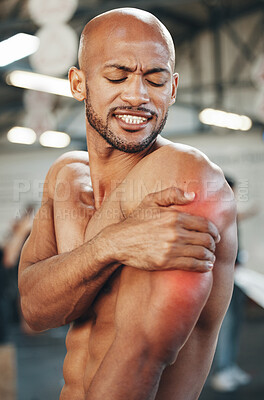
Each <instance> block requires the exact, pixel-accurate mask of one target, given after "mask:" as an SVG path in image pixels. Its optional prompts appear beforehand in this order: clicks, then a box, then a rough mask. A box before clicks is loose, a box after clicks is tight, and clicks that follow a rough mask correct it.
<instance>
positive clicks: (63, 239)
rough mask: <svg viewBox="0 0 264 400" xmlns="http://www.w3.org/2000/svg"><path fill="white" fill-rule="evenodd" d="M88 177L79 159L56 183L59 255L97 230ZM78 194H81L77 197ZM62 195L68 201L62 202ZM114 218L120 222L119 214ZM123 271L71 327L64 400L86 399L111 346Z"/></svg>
mask: <svg viewBox="0 0 264 400" xmlns="http://www.w3.org/2000/svg"><path fill="white" fill-rule="evenodd" d="M67 174H73V175H74V176H75V179H74V180H73V179H68V180H67V182H70V186H68V187H67V188H64V192H63V193H59V190H62V189H63V184H62V183H63V180H64V179H66V176H65V175H67ZM89 174H90V171H89V165H88V164H87V163H85V162H83V161H82V160H80V163H78V162H74V163H73V164H67V165H66V171H65V174H62V177H61V181H60V178H59V179H58V180H57V184H56V188H55V193H56V191H57V194H58V196H57V197H58V198H57V201H56V196H55V198H54V219H55V230H56V239H57V246H58V253H63V252H65V251H70V250H73V249H74V248H77V247H79V246H80V245H82V244H83V243H84V242H86V241H87V240H89V239H91V238H92V237H93V236H94V232H95V231H96V224H97V220H96V214H95V215H94V218H93V212H95V210H94V211H93V212H91V209H93V208H94V199H93V191H92V186H91V182H90V179H89ZM76 193H79V195H78V196H76ZM60 196H61V198H63V199H64V200H65V201H61V200H60V198H59V197H60ZM115 216H116V218H117V220H118V219H119V216H118V214H117V213H115ZM120 218H121V215H120ZM113 222H114V221H113ZM96 233H97V232H96ZM120 272H121V269H118V270H117V271H116V272H115V273H114V274H113V275H112V277H111V278H110V279H109V280H108V282H107V283H106V284H105V285H104V287H103V288H102V290H101V291H100V293H99V294H98V295H97V297H96V299H95V300H94V303H93V305H92V306H91V307H90V308H89V310H87V315H84V316H83V317H82V318H80V319H79V320H77V321H74V322H73V323H72V324H71V326H70V329H69V331H68V334H67V338H66V348H67V355H66V357H65V361H64V366H63V374H64V380H65V386H64V388H63V390H62V393H61V397H60V399H61V400H68V399H70V400H75V399H76V400H77V399H78V400H83V399H84V396H85V395H84V393H85V392H84V390H85V389H87V388H88V386H89V384H90V382H91V380H92V378H93V376H94V374H95V373H96V371H97V369H98V367H99V364H100V362H101V360H102V357H103V356H104V354H105V353H106V351H107V350H108V347H109V346H110V345H111V343H112V340H113V335H114V325H113V319H114V310H115V302H116V297H117V293H118V285H119V276H120Z"/></svg>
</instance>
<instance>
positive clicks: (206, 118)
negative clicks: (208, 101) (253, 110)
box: [199, 108, 252, 131]
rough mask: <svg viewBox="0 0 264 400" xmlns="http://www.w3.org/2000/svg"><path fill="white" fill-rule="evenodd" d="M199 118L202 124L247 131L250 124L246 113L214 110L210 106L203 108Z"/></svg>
mask: <svg viewBox="0 0 264 400" xmlns="http://www.w3.org/2000/svg"><path fill="white" fill-rule="evenodd" d="M199 119H200V121H201V122H202V123H203V124H207V125H213V126H219V127H221V128H228V129H234V130H240V131H248V130H249V129H250V128H251V126H252V121H251V119H250V118H249V117H247V116H246V115H239V114H234V113H229V112H225V111H220V110H214V109H212V108H205V109H204V110H203V111H201V112H200V114H199Z"/></svg>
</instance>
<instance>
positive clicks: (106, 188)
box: [87, 133, 158, 208]
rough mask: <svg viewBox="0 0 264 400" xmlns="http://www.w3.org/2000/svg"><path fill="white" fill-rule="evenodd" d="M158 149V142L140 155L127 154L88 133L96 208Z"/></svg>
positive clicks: (97, 136)
mask: <svg viewBox="0 0 264 400" xmlns="http://www.w3.org/2000/svg"><path fill="white" fill-rule="evenodd" d="M157 147H158V145H157V141H155V142H153V143H151V145H150V146H148V147H147V148H146V149H144V150H143V151H142V152H139V153H125V152H122V151H120V150H116V149H114V148H113V147H111V146H110V145H109V144H108V143H107V142H106V141H105V140H104V139H103V138H102V137H101V136H99V135H96V137H95V136H94V134H91V135H89V133H87V148H88V153H89V164H90V173H91V180H92V185H93V191H94V199H95V207H96V208H99V207H100V206H101V204H102V202H103V201H104V199H105V198H106V197H108V196H109V194H110V193H111V192H112V191H113V190H114V189H115V188H116V187H117V186H118V185H119V184H120V183H121V182H122V181H123V180H124V179H125V177H126V176H127V174H128V173H129V171H130V170H131V169H132V168H133V167H134V166H135V165H136V164H137V163H138V162H139V161H140V160H141V159H142V158H144V157H145V156H146V155H147V154H149V153H151V152H152V151H154V150H155V149H156V148H157Z"/></svg>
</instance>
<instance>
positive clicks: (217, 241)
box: [216, 234, 221, 243]
mask: <svg viewBox="0 0 264 400" xmlns="http://www.w3.org/2000/svg"><path fill="white" fill-rule="evenodd" d="M220 240H221V236H220V235H219V234H218V236H217V238H216V243H219V242H220Z"/></svg>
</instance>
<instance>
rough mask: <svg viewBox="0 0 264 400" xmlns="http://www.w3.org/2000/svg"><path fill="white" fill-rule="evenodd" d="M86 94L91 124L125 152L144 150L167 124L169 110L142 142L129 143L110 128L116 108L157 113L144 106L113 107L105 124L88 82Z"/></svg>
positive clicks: (107, 139) (115, 146)
mask: <svg viewBox="0 0 264 400" xmlns="http://www.w3.org/2000/svg"><path fill="white" fill-rule="evenodd" d="M86 95H87V99H86V101H85V112H86V118H87V120H88V122H89V124H90V125H91V126H92V127H93V128H94V129H95V130H96V131H97V132H98V133H99V135H100V136H101V137H102V138H103V139H104V140H105V141H106V142H107V143H108V144H110V145H111V146H112V147H113V148H114V149H117V150H120V151H123V152H125V153H139V152H141V151H143V150H145V149H146V148H147V147H148V146H149V145H150V144H151V143H153V142H154V140H155V139H156V137H157V136H158V135H159V134H160V133H161V131H162V130H163V128H164V125H165V124H166V121H167V117H168V112H166V114H165V117H164V118H163V119H162V121H161V122H160V124H159V125H158V126H157V128H156V129H153V131H152V132H151V134H150V135H149V136H148V137H146V138H144V139H143V140H141V141H140V142H137V143H129V142H128V141H126V140H124V139H123V138H120V137H119V136H118V135H117V134H115V133H114V132H113V131H112V130H111V129H110V128H109V119H110V116H111V115H113V112H114V110H116V109H117V108H118V109H119V110H127V111H129V110H130V111H131V110H134V111H146V112H148V113H151V114H152V116H153V118H157V114H156V113H154V112H153V111H151V110H148V109H146V108H144V107H136V108H135V107H124V106H121V107H117V108H114V109H111V110H110V111H109V112H108V115H107V119H106V123H105V124H104V122H103V120H102V118H101V117H100V116H99V115H98V114H97V113H96V112H95V110H94V108H93V106H92V104H91V98H90V94H89V89H88V85H87V83H86Z"/></svg>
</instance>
